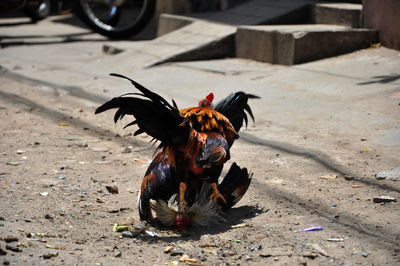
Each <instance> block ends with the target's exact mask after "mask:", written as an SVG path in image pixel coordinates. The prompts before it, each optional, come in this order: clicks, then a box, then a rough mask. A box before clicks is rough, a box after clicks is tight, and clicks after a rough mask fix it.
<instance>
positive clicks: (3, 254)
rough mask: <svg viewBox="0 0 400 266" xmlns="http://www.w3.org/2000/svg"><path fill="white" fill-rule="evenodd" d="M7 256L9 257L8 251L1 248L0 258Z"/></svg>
mask: <svg viewBox="0 0 400 266" xmlns="http://www.w3.org/2000/svg"><path fill="white" fill-rule="evenodd" d="M5 255H7V251H5V250H4V249H2V248H1V247H0V256H5Z"/></svg>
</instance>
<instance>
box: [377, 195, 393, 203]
mask: <svg viewBox="0 0 400 266" xmlns="http://www.w3.org/2000/svg"><path fill="white" fill-rule="evenodd" d="M373 202H374V203H389V202H397V199H395V198H392V197H390V196H380V197H376V198H373Z"/></svg>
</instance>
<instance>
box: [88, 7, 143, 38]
mask: <svg viewBox="0 0 400 266" xmlns="http://www.w3.org/2000/svg"><path fill="white" fill-rule="evenodd" d="M123 2H129V1H123ZM131 2H132V1H131ZM147 2H148V0H143V1H141V7H140V12H139V13H138V14H137V15H136V16H135V17H129V22H128V23H126V24H123V25H118V21H117V22H115V21H114V22H113V23H111V21H113V20H115V19H116V20H119V18H118V17H117V16H119V15H120V14H119V11H120V12H129V11H128V10H123V11H122V9H123V8H124V6H123V4H124V3H122V4H121V5H120V6H117V5H107V4H105V3H101V2H100V1H96V0H95V1H93V0H81V4H82V7H83V9H84V12H86V14H87V16H88V17H89V18H90V20H91V21H93V23H94V24H95V25H96V26H97V27H99V28H101V29H103V30H105V31H114V32H115V31H124V30H127V29H130V28H131V27H133V26H134V25H135V24H137V23H138V21H140V19H141V18H142V17H143V16H144V14H145V11H146V8H145V7H146V5H147ZM96 8H101V9H103V11H104V9H105V11H106V12H103V14H96V13H95V11H94V9H96ZM137 10H139V9H136V11H137ZM131 11H133V10H131ZM99 15H101V16H99ZM125 15H126V14H125ZM112 24H115V25H112Z"/></svg>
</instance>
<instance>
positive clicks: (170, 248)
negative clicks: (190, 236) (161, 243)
mask: <svg viewBox="0 0 400 266" xmlns="http://www.w3.org/2000/svg"><path fill="white" fill-rule="evenodd" d="M173 248H174V246H172V245H171V246H168V247H166V248H165V249H164V253H165V254H168V253H170V252H171V250H172V249H173Z"/></svg>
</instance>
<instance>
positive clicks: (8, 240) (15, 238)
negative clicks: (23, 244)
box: [4, 236, 19, 243]
mask: <svg viewBox="0 0 400 266" xmlns="http://www.w3.org/2000/svg"><path fill="white" fill-rule="evenodd" d="M18 240H19V239H18V237H15V236H7V237H6V238H5V239H4V241H6V243H11V242H17V241H18Z"/></svg>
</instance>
